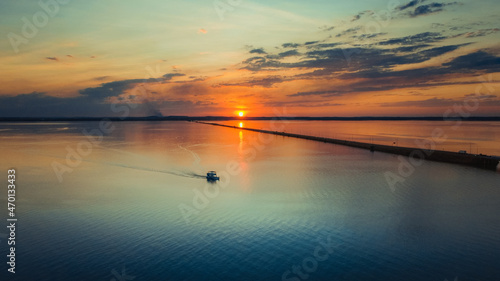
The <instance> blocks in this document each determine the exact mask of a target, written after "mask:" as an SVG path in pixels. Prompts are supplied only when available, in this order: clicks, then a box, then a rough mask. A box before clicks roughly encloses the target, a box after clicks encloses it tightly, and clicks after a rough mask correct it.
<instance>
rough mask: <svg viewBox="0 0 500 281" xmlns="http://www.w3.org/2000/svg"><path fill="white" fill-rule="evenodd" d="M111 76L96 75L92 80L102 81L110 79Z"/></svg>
mask: <svg viewBox="0 0 500 281" xmlns="http://www.w3.org/2000/svg"><path fill="white" fill-rule="evenodd" d="M109 77H110V76H99V77H95V78H94V79H92V80H95V81H102V80H106V79H108V78H109Z"/></svg>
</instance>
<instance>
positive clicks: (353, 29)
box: [335, 26, 361, 37]
mask: <svg viewBox="0 0 500 281" xmlns="http://www.w3.org/2000/svg"><path fill="white" fill-rule="evenodd" d="M360 29H361V26H356V27H353V28H349V29H346V30H344V31H342V32H341V33H339V34H337V35H335V37H342V36H345V35H349V34H356V33H357V32H358V31H359V30H360Z"/></svg>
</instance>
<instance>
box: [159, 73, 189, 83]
mask: <svg viewBox="0 0 500 281" xmlns="http://www.w3.org/2000/svg"><path fill="white" fill-rule="evenodd" d="M181 76H186V74H183V73H177V72H175V73H167V74H165V75H163V76H162V77H163V80H164V81H170V80H172V78H174V77H181Z"/></svg>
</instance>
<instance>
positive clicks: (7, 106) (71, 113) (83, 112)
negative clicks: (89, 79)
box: [0, 92, 215, 117]
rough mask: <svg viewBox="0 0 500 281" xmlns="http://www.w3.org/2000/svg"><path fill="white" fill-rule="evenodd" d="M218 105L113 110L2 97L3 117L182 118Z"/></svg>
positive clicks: (89, 103) (92, 103) (82, 101)
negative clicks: (125, 114) (203, 108)
mask: <svg viewBox="0 0 500 281" xmlns="http://www.w3.org/2000/svg"><path fill="white" fill-rule="evenodd" d="M132 101H133V99H132ZM214 105H215V103H213V102H208V101H197V102H193V101H189V100H184V99H172V100H163V101H156V102H149V101H147V100H142V101H138V102H137V103H133V102H129V103H128V104H125V103H123V104H117V105H116V107H112V106H111V104H110V103H102V102H100V101H97V100H94V99H91V98H88V97H87V96H77V97H67V98H62V97H53V96H49V95H47V94H46V93H40V92H33V93H30V94H20V95H17V96H0V112H1V113H2V114H1V116H3V117H82V116H83V117H122V116H124V113H128V114H127V116H161V115H162V112H166V113H168V114H166V115H181V114H184V113H185V112H187V111H196V108H198V107H200V106H203V107H205V108H207V107H213V106H214ZM113 108H115V110H113ZM116 109H118V112H117V110H116ZM125 109H126V110H127V111H125Z"/></svg>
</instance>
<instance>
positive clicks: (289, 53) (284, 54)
mask: <svg viewBox="0 0 500 281" xmlns="http://www.w3.org/2000/svg"><path fill="white" fill-rule="evenodd" d="M299 55H300V53H299V52H298V51H297V50H289V51H286V52H282V53H279V54H278V57H280V58H286V57H292V56H299Z"/></svg>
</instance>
